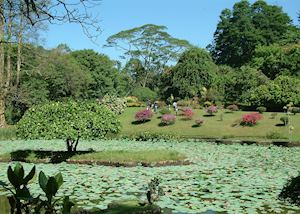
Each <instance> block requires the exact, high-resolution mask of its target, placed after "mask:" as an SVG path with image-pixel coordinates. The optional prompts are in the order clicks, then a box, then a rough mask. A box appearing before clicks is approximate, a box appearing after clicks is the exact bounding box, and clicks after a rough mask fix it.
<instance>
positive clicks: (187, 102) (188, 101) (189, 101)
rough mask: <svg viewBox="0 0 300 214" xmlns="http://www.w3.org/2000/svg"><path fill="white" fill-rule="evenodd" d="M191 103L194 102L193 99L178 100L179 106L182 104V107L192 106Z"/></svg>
mask: <svg viewBox="0 0 300 214" xmlns="http://www.w3.org/2000/svg"><path fill="white" fill-rule="evenodd" d="M191 104H192V101H191V100H178V102H177V106H180V107H186V106H190V105H191Z"/></svg>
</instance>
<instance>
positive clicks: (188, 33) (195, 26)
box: [42, 0, 300, 60]
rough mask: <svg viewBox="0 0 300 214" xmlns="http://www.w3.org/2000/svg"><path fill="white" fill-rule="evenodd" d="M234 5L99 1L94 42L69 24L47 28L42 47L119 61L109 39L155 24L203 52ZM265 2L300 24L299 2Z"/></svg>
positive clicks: (190, 0) (191, 0) (227, 0)
mask: <svg viewBox="0 0 300 214" xmlns="http://www.w3.org/2000/svg"><path fill="white" fill-rule="evenodd" d="M236 2H238V0H102V1H101V3H100V5H98V6H97V7H94V8H92V9H91V11H90V12H91V13H92V14H94V15H97V16H98V18H99V19H100V27H101V29H102V33H101V34H100V35H99V37H98V39H97V40H96V42H93V41H91V40H90V39H89V38H87V36H86V35H85V34H84V33H83V31H82V29H81V27H80V26H79V25H76V24H68V23H66V24H62V25H49V27H48V31H47V32H44V33H43V34H42V37H43V39H44V46H45V47H46V48H49V49H50V48H55V47H56V46H57V45H59V44H67V45H68V46H69V47H70V48H71V50H81V49H93V50H95V51H97V52H99V53H104V54H106V55H108V56H109V57H110V58H112V59H115V60H119V56H120V55H121V53H120V52H119V51H117V50H115V49H114V48H104V47H103V45H104V44H105V41H106V39H107V38H108V37H109V36H111V35H113V34H115V33H118V32H120V31H122V30H127V29H131V28H134V27H138V26H141V25H144V24H156V25H164V26H166V27H167V28H168V30H167V32H168V33H169V34H170V35H172V36H173V37H175V38H179V39H185V40H188V41H189V42H190V43H192V44H193V45H196V46H199V47H202V48H205V47H206V46H207V45H208V44H210V43H211V42H212V41H213V33H214V31H215V29H216V26H217V23H218V21H219V15H220V13H221V11H222V10H223V9H225V8H229V9H232V7H233V5H234V3H236ZM249 2H251V3H253V2H254V1H253V0H249ZM266 2H267V3H268V4H272V5H278V6H281V7H282V8H283V11H284V12H286V13H287V14H288V15H289V16H290V17H291V18H292V19H293V21H294V23H295V24H299V22H298V21H297V17H298V13H299V11H300V0H266Z"/></svg>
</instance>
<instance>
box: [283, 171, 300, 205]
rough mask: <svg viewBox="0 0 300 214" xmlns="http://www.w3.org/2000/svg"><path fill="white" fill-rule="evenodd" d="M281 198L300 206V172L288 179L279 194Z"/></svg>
mask: <svg viewBox="0 0 300 214" xmlns="http://www.w3.org/2000/svg"><path fill="white" fill-rule="evenodd" d="M279 199H281V200H284V201H287V202H289V203H291V204H295V205H297V206H300V174H299V175H298V176H296V177H293V178H290V179H289V180H288V181H287V183H286V184H285V186H284V187H283V189H282V190H281V192H280V194H279Z"/></svg>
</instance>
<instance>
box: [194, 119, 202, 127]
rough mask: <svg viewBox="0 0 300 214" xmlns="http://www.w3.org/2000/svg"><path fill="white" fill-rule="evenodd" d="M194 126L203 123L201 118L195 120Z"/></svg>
mask: <svg viewBox="0 0 300 214" xmlns="http://www.w3.org/2000/svg"><path fill="white" fill-rule="evenodd" d="M195 123H196V126H201V125H202V124H203V123H204V120H203V119H201V118H198V119H197V120H195Z"/></svg>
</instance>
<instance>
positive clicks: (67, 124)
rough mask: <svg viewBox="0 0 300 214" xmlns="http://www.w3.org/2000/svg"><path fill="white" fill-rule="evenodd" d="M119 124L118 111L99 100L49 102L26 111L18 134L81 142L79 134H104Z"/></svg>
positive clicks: (117, 128) (82, 135)
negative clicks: (115, 112) (100, 103)
mask: <svg viewBox="0 0 300 214" xmlns="http://www.w3.org/2000/svg"><path fill="white" fill-rule="evenodd" d="M120 128H121V125H120V122H119V120H118V119H117V116H116V114H114V113H113V112H112V111H111V110H109V109H108V108H107V107H105V106H102V105H99V104H98V103H96V102H80V103H79V102H74V101H69V102H49V103H46V104H42V105H35V106H33V107H31V108H30V109H29V110H28V111H26V113H25V115H24V116H23V118H22V119H21V120H20V121H19V122H18V124H17V136H18V137H20V138H23V139H67V141H68V142H75V141H77V144H78V140H79V138H83V139H96V138H104V137H105V136H106V135H107V134H108V133H117V132H119V130H120ZM77 144H76V145H77ZM75 150H76V148H75Z"/></svg>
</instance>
